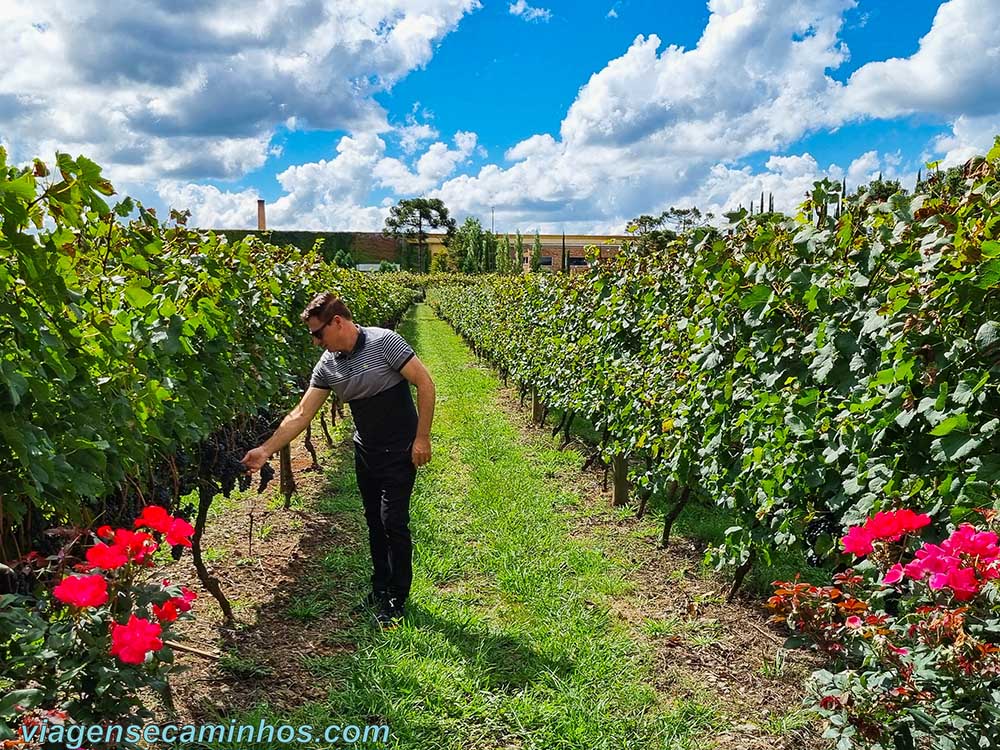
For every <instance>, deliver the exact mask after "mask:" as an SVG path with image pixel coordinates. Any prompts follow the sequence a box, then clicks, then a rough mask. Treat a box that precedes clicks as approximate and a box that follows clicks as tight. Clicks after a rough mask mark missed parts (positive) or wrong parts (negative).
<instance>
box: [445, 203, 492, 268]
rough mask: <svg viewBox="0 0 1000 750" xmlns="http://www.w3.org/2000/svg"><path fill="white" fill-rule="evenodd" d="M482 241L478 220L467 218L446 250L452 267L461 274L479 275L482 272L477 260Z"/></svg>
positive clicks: (480, 226) (480, 225)
mask: <svg viewBox="0 0 1000 750" xmlns="http://www.w3.org/2000/svg"><path fill="white" fill-rule="evenodd" d="M482 239H483V227H482V224H480V223H479V219H476V218H473V217H472V216H469V217H468V218H466V220H465V221H464V222H462V226H461V227H459V229H458V231H457V232H455V239H454V240H453V241H452V243H451V246H450V247H449V248H448V256H449V258H450V259H451V263H452V265H453V266H454V267H455V268H456V269H458V270H461V271H462V272H463V273H479V272H480V271H482V270H484V269H483V267H482V264H481V262H480V258H479V252H480V249H479V248H480V245H481V244H482Z"/></svg>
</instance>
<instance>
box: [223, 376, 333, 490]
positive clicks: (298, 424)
mask: <svg viewBox="0 0 1000 750" xmlns="http://www.w3.org/2000/svg"><path fill="white" fill-rule="evenodd" d="M329 395H330V391H328V390H326V389H325V388H313V387H311V386H310V388H309V390H307V391H306V392H305V395H304V396H302V400H301V401H299V403H298V406H296V407H295V408H294V409H292V410H291V411H290V412H288V416H286V417H285V418H284V419H283V420H281V424H280V425H279V426H278V429H276V430H275V431H274V434H273V435H271V437H269V438H268V439H267V440H265V441H264V442H263V443H261V444H260V445H258V446H257V447H256V448H251V449H250V450H248V451H247V454H246V455H245V456H244V457H243V459H242V461H241V463H242V464H243V465H244V466H246V467H247V471H250V472H254V471H257V470H259V469H260V467H261V466H263V465H264V464H266V463H267V461H268V459H269V458H271V456H273V455H274V454H275V453H277V452H278V451H279V450H281V449H282V448H284V447H285V446H286V445H288V444H289V443H290V442H292V440H294V439H295V436H296V435H298V434H299V433H300V432H302V431H303V430H304V429H305V428H306V427H307V426H308V425H309V423H310V422H312V419H313V417H315V416H316V412H318V411H319V407H321V406H322V405H323V402H324V401H326V397H327V396H329Z"/></svg>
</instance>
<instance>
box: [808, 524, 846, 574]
mask: <svg viewBox="0 0 1000 750" xmlns="http://www.w3.org/2000/svg"><path fill="white" fill-rule="evenodd" d="M841 532H842V529H841V525H840V521H839V520H838V519H837V517H836V516H835V515H834V514H833V513H830V512H829V511H827V512H824V513H821V514H819V515H817V516H816V517H815V518H813V519H812V520H811V521H810V522H809V523H807V524H806V527H805V529H804V531H803V532H802V537H803V539H805V542H806V562H808V563H809V564H810V565H812V566H813V567H816V568H818V567H821V566H822V565H823V560H824V558H825V557H826V556H827V554H828V552H823V553H820V552H819V551H818V547H819V543H820V541H821V540H822V539H823V538H824V537H828V538H829V539H831V540H835V539H837V537H839V536H840V534H841Z"/></svg>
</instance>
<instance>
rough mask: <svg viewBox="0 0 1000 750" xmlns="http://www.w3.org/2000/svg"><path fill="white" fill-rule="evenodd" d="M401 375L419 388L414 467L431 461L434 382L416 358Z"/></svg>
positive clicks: (408, 363) (404, 367) (406, 365)
mask: <svg viewBox="0 0 1000 750" xmlns="http://www.w3.org/2000/svg"><path fill="white" fill-rule="evenodd" d="M399 374H400V375H402V376H403V377H404V378H406V379H407V380H408V381H410V382H411V383H413V385H415V386H417V437H416V438H415V439H414V441H413V451H412V454H413V465H414V466H423V465H424V464H425V463H427V462H428V461H430V460H431V422H433V421H434V381H432V380H431V374H430V373H429V372H427V368H426V367H424V363H423V362H421V361H420V360H419V359H418V358H417V357H416V356H413V357H410V361H409V362H407V363H406V364H405V365H403V369H402V370H400V371H399Z"/></svg>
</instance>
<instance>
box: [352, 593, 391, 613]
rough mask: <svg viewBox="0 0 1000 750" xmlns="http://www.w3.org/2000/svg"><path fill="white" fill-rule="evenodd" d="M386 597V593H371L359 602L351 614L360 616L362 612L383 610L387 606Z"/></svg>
mask: <svg viewBox="0 0 1000 750" xmlns="http://www.w3.org/2000/svg"><path fill="white" fill-rule="evenodd" d="M386 596H387V594H386V592H384V591H369V592H368V596H366V597H365V598H364V599H362V600H361V601H360V602H358V603H357V604H356V605H355V607H354V609H352V610H351V614H352V615H360V614H361V613H362V612H368V611H369V610H372V609H381V608H382V607H383V606H384V605H385V600H386Z"/></svg>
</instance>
